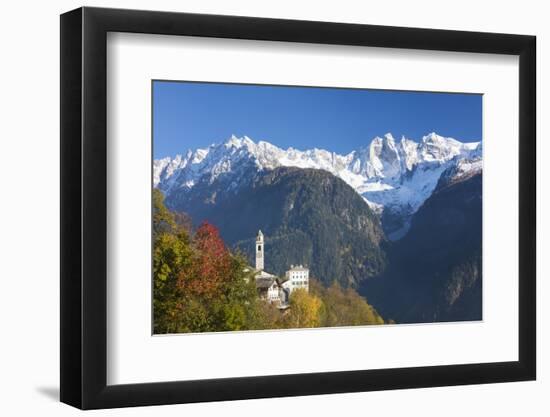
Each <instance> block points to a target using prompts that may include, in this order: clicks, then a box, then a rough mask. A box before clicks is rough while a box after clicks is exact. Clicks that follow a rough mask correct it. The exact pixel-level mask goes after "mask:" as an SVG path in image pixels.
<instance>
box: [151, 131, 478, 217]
mask: <svg viewBox="0 0 550 417" xmlns="http://www.w3.org/2000/svg"><path fill="white" fill-rule="evenodd" d="M481 152H482V148H481V142H473V143H462V142H460V141H458V140H456V139H453V138H447V137H443V136H440V135H438V134H436V133H435V132H432V133H430V134H428V135H426V136H424V137H422V139H421V140H420V141H419V142H416V141H414V140H411V139H408V138H406V137H404V136H403V137H402V138H401V140H400V141H396V140H395V139H394V137H393V135H392V134H391V133H386V134H385V135H384V136H383V137H375V138H374V139H373V140H372V141H371V142H370V144H369V145H368V147H363V148H360V149H357V150H355V151H353V152H350V153H348V154H346V155H340V154H337V153H334V152H330V151H327V150H324V149H317V148H314V149H309V150H304V151H302V150H298V149H295V148H288V149H286V150H285V149H281V148H279V147H277V146H275V145H273V144H271V143H269V142H267V141H263V140H261V141H259V142H255V141H254V140H252V139H251V138H249V137H247V136H243V137H237V136H235V135H232V136H231V137H230V138H229V139H227V140H226V141H225V142H223V143H220V144H213V145H211V146H210V147H208V148H206V149H196V150H194V151H191V150H189V151H188V152H186V153H185V154H184V155H177V156H176V157H174V158H169V157H168V158H163V159H158V160H155V161H154V164H153V181H154V186H155V187H158V188H159V189H161V190H162V191H163V192H164V193H165V194H166V195H167V196H169V195H170V194H171V193H175V192H185V190H191V189H192V188H193V187H194V186H195V185H196V184H197V183H199V182H204V183H206V184H212V183H213V182H214V181H216V180H224V179H225V180H228V186H227V189H228V190H231V189H235V188H238V186H239V182H240V181H244V180H246V178H250V176H251V175H253V174H255V173H256V172H259V171H264V170H272V169H275V168H277V167H281V166H286V167H298V168H315V169H322V170H325V171H328V172H330V173H332V174H333V175H335V176H337V177H340V178H341V179H342V180H344V181H345V182H347V183H348V184H349V185H350V186H351V187H353V188H354V189H355V190H356V191H357V192H358V193H359V194H360V195H362V196H363V198H364V199H365V201H366V202H367V203H368V204H369V205H370V206H371V208H374V209H377V210H380V211H381V210H391V211H392V212H396V213H399V214H400V215H401V216H403V217H404V218H406V217H407V216H409V217H410V216H411V215H412V214H413V213H414V212H415V211H416V210H417V209H418V208H419V207H420V205H421V204H422V203H423V202H424V201H425V200H426V199H427V198H428V197H429V196H430V195H431V193H432V192H433V190H434V188H435V187H436V185H437V182H438V180H439V177H440V176H441V174H442V172H443V171H445V170H446V169H447V168H449V167H450V166H458V165H460V166H462V167H463V168H464V169H466V170H467V169H469V167H474V168H472V169H477V168H479V167H480V166H481V162H479V161H481ZM461 161H462V162H461ZM468 161H478V162H475V163H474V164H473V165H472V164H471V163H470V164H469V162H468ZM459 172H460V169H459V170H458V171H457V175H458V174H459Z"/></svg>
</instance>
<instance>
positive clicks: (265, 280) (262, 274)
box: [255, 230, 309, 309]
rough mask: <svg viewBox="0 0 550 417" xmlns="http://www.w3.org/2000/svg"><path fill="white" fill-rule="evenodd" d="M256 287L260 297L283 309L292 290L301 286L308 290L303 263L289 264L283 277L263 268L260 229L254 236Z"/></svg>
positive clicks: (263, 244)
mask: <svg viewBox="0 0 550 417" xmlns="http://www.w3.org/2000/svg"><path fill="white" fill-rule="evenodd" d="M255 247H256V248H255V249H256V289H257V290H258V294H259V295H260V298H262V299H263V300H266V301H268V302H270V303H273V304H276V305H277V306H278V307H279V308H281V309H285V308H287V307H288V305H289V302H290V295H291V294H292V292H293V291H295V290H297V289H299V288H301V289H305V290H306V291H309V269H308V268H307V267H305V266H303V265H291V266H290V269H289V270H288V271H286V273H285V276H284V277H277V276H276V275H273V274H270V273H269V272H266V271H265V270H264V267H265V262H264V261H265V243H264V235H263V233H262V231H261V230H259V231H258V236H257V237H256V244H255Z"/></svg>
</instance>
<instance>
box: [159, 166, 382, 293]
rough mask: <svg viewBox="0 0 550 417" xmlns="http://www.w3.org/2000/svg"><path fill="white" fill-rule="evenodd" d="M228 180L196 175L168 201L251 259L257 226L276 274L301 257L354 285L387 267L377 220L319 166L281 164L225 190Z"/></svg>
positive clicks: (321, 273)
mask: <svg viewBox="0 0 550 417" xmlns="http://www.w3.org/2000/svg"><path fill="white" fill-rule="evenodd" d="M230 185H231V183H230V182H226V181H223V180H219V181H217V182H216V186H214V187H213V185H212V184H209V182H208V181H206V182H204V183H202V182H199V183H197V184H196V186H195V187H193V188H194V191H193V193H191V194H189V193H184V194H183V196H181V195H179V194H178V193H177V192H176V193H172V194H170V196H169V197H168V198H167V199H166V204H168V205H170V206H172V207H176V208H177V209H178V210H181V211H185V212H186V213H188V214H189V215H190V216H191V218H193V220H194V221H195V222H197V223H200V222H201V221H202V220H208V221H209V222H211V223H213V224H215V225H216V226H217V227H218V228H219V229H220V233H221V235H222V237H223V239H224V241H225V242H226V243H227V244H229V245H230V246H232V247H233V248H234V249H237V250H240V251H242V252H243V253H244V254H245V255H246V256H247V257H248V258H249V260H250V261H251V262H252V260H253V255H254V254H253V250H254V240H255V236H256V234H257V232H258V230H259V229H261V230H262V231H263V232H264V234H265V236H266V246H265V252H266V265H265V269H266V270H267V271H269V272H271V273H274V274H277V275H284V273H285V271H286V270H287V269H288V268H289V267H290V265H292V264H294V265H296V264H304V265H308V266H309V267H310V270H311V275H312V276H313V277H315V278H317V279H319V280H320V281H322V282H324V283H325V284H330V283H332V282H333V281H338V282H340V283H341V284H342V285H344V286H348V285H349V286H354V287H355V286H357V285H358V283H359V282H361V281H362V280H364V279H367V278H369V277H371V276H374V275H378V274H379V273H380V272H381V271H382V270H383V269H384V267H385V257H384V251H383V245H384V241H385V238H384V233H383V231H382V227H381V225H380V220H379V218H378V216H377V215H376V213H374V212H373V211H372V210H371V209H370V208H369V206H368V205H367V204H365V202H364V200H363V199H362V198H361V197H360V196H359V195H358V194H357V193H356V192H355V191H354V190H353V188H351V187H350V186H349V185H348V184H346V183H345V182H344V181H342V180H341V179H340V178H337V177H335V176H334V175H332V174H330V173H328V172H326V171H323V170H315V169H308V168H304V169H300V168H293V167H279V168H275V169H273V170H270V171H262V172H259V173H257V174H256V175H255V176H254V177H253V178H251V180H250V181H249V182H248V183H247V184H246V185H242V186H241V187H239V188H238V189H236V190H235V192H231V193H227V192H223V190H225V189H226V187H228V186H230ZM180 197H181V198H180Z"/></svg>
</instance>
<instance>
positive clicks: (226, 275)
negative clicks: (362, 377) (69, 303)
mask: <svg viewBox="0 0 550 417" xmlns="http://www.w3.org/2000/svg"><path fill="white" fill-rule="evenodd" d="M151 88H152V151H153V161H152V187H153V190H152V288H153V290H152V293H153V300H152V314H153V320H152V322H153V329H152V332H153V334H177V333H201V332H228V331H250V330H284V329H305V328H319V327H340V326H367V325H386V324H394V325H395V324H418V323H440V322H468V321H480V320H483V314H482V313H483V302H482V301H483V297H482V288H483V287H482V282H483V279H482V278H483V274H482V270H483V268H482V226H483V225H482V182H483V181H482V171H483V151H482V149H483V147H482V101H483V95H482V94H473V93H446V92H426V91H400V90H379V89H376V90H375V89H359V88H333V87H316V86H284V85H254V84H234V83H218V82H197V81H193V82H188V81H184V80H153V81H152V84H151Z"/></svg>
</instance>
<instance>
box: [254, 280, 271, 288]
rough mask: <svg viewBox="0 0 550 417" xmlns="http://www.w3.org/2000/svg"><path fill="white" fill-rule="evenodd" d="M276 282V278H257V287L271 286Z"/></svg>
mask: <svg viewBox="0 0 550 417" xmlns="http://www.w3.org/2000/svg"><path fill="white" fill-rule="evenodd" d="M274 282H275V279H274V278H256V288H269V287H271V286H272V285H273V283H274Z"/></svg>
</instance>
